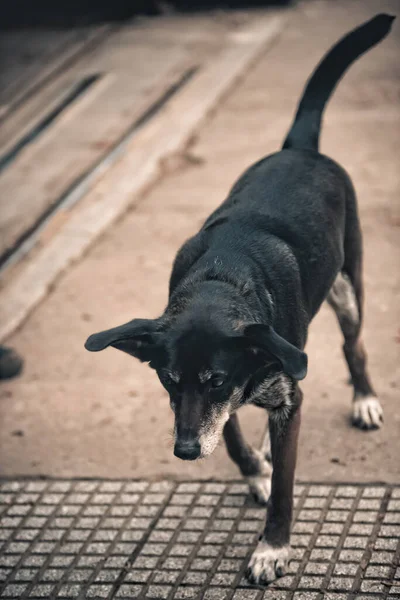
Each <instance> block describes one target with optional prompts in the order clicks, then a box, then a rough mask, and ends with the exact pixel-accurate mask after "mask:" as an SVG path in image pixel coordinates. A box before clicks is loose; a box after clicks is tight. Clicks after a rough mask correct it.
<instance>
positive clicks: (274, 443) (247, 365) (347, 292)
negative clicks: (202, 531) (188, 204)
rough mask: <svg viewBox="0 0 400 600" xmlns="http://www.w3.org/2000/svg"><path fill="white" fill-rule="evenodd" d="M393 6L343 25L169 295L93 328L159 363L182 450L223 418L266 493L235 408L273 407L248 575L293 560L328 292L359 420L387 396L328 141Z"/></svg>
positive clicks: (207, 438)
mask: <svg viewBox="0 0 400 600" xmlns="http://www.w3.org/2000/svg"><path fill="white" fill-rule="evenodd" d="M393 19H394V17H390V16H388V15H383V14H382V15H378V16H376V17H375V18H374V19H372V20H371V21H368V22H367V23H365V24H364V25H362V26H361V27H359V28H358V29H355V30H354V31H353V32H351V33H350V34H348V35H347V36H346V37H344V38H343V39H342V40H341V41H340V42H339V43H338V44H337V45H336V46H335V47H334V48H333V49H332V50H331V51H330V52H329V53H328V54H327V56H326V57H325V58H324V59H323V60H322V62H321V63H320V65H319V66H318V68H317V69H316V71H315V72H314V74H313V75H312V77H311V79H310V80H309V82H308V84H307V86H306V89H305V92H304V95H303V97H302V100H301V102H300V105H299V108H298V111H297V114H296V119H295V121H294V124H293V126H292V128H291V130H290V132H289V134H288V136H287V138H286V140H285V142H284V145H283V150H282V151H281V152H278V153H276V154H273V155H272V156H268V157H267V158H264V159H262V160H261V161H259V162H258V163H256V164H255V165H253V166H252V167H250V168H249V169H248V170H247V171H246V172H245V173H244V175H242V177H241V178H240V179H239V181H238V182H237V183H236V184H235V186H234V187H233V189H232V191H231V192H230V194H229V196H228V198H227V200H225V202H224V203H223V204H222V205H221V206H220V207H219V208H218V209H217V210H216V211H215V212H214V213H213V214H212V215H211V216H210V217H209V219H207V221H206V222H205V224H204V226H203V227H202V228H201V230H200V231H199V233H198V234H197V235H195V236H194V237H193V238H191V239H190V240H188V241H187V242H186V243H185V244H184V246H183V247H182V248H181V249H180V251H179V252H178V255H177V257H176V259H175V263H174V266H173V270H172V275H171V280H170V290H169V291H170V293H169V303H168V306H167V308H166V309H165V312H164V314H163V315H162V316H161V317H160V318H158V319H154V320H151V319H135V320H133V321H131V322H130V323H127V324H125V325H121V326H120V327H116V328H114V329H110V330H108V331H104V332H102V333H97V334H95V335H92V336H91V337H90V338H89V339H88V341H87V342H86V348H87V349H88V350H91V351H94V352H96V351H98V350H103V349H104V348H106V347H107V346H113V347H114V348H117V349H118V350H123V351H124V352H127V353H128V354H131V355H132V356H135V357H136V358H138V359H140V360H141V361H146V362H149V363H150V366H151V367H153V368H154V369H155V370H156V371H157V374H158V376H159V378H160V380H161V383H162V384H163V385H164V387H165V388H166V389H167V391H168V392H169V394H170V398H171V407H172V409H173V411H174V413H175V449H174V453H175V455H176V456H178V457H179V458H182V459H184V460H194V459H196V458H199V457H204V456H207V455H209V454H211V452H212V451H213V450H214V449H215V447H216V446H217V443H218V441H219V439H220V436H221V434H222V432H223V435H224V438H225V441H226V445H227V448H228V452H229V454H230V456H231V457H232V459H233V460H234V461H235V462H236V463H237V464H238V466H239V468H240V470H241V472H242V473H243V475H244V476H246V477H247V478H248V481H249V483H250V487H251V489H252V491H253V493H254V494H255V495H256V496H257V497H258V499H259V500H260V501H262V502H266V501H267V500H268V497H269V490H270V475H271V467H270V466H269V463H268V462H267V461H266V459H265V457H266V447H265V446H264V449H263V452H257V451H255V450H253V449H252V448H250V447H249V446H248V445H247V444H246V442H245V441H244V440H243V438H242V435H241V432H240V429H239V424H238V420H237V416H236V414H235V411H236V410H237V409H238V408H239V407H240V406H242V405H244V404H249V403H253V404H256V405H257V406H260V407H263V408H265V409H266V410H267V411H268V413H269V435H270V439H271V455H272V466H273V471H272V482H271V483H272V487H271V495H270V497H269V501H268V514H267V522H266V526H265V530H264V533H263V535H262V537H261V540H260V542H259V544H258V546H257V548H256V550H255V551H254V553H253V555H252V557H251V560H250V564H249V568H248V577H249V579H250V581H252V582H256V583H259V582H269V581H272V580H273V579H275V577H277V576H280V575H282V574H283V573H284V572H285V568H286V566H287V562H288V560H289V537H290V524H291V517H292V492H293V480H294V469H295V463H296V447H297V437H298V432H299V425H300V405H301V400H302V393H301V391H300V389H299V386H298V383H297V381H298V380H300V379H303V378H304V377H305V376H306V373H307V356H306V354H305V353H304V352H303V348H304V345H305V343H306V339H307V328H308V325H309V323H310V321H311V319H312V318H313V317H314V315H315V314H316V313H317V311H318V309H319V308H320V306H321V304H322V302H323V301H324V300H325V299H328V302H329V303H330V304H331V305H332V307H333V308H334V310H335V312H336V315H337V318H338V321H339V324H340V327H341V329H342V332H343V336H344V340H345V341H344V354H345V357H346V360H347V363H348V366H349V370H350V374H351V379H352V384H353V386H354V402H353V422H354V424H355V425H357V426H358V427H361V428H365V429H369V428H374V427H379V426H380V424H381V421H382V408H381V405H380V403H379V400H378V398H377V397H376V395H375V392H374V390H373V388H372V385H371V383H370V380H369V377H368V374H367V370H366V354H365V350H364V347H363V344H362V342H361V339H360V330H361V323H362V296H363V285H362V244H361V231H360V225H359V220H358V215H357V205H356V198H355V193H354V190H353V187H352V184H351V181H350V179H349V176H348V175H347V174H346V172H345V171H344V170H343V169H342V168H341V167H340V166H339V165H338V164H336V163H335V162H334V161H333V160H331V159H330V158H327V157H326V156H323V155H322V154H319V152H318V138H319V131H320V125H321V118H322V113H323V109H324V106H325V104H326V102H327V100H328V98H329V96H330V95H331V93H332V91H333V90H334V88H335V86H336V84H337V82H338V81H339V79H340V78H341V76H342V75H343V73H344V72H345V70H346V69H347V67H348V66H349V65H350V64H351V63H352V62H353V61H354V60H355V59H356V58H357V57H358V56H360V55H361V54H362V53H363V52H366V51H367V50H368V49H369V48H371V47H372V46H373V45H375V44H377V43H378V42H379V41H380V40H381V39H382V38H383V37H384V36H385V35H386V34H387V33H388V32H389V30H390V27H391V23H392V20H393Z"/></svg>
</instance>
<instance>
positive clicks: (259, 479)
mask: <svg viewBox="0 0 400 600" xmlns="http://www.w3.org/2000/svg"><path fill="white" fill-rule="evenodd" d="M247 483H248V484H249V489H250V493H251V495H252V496H253V498H254V500H255V501H256V502H258V504H261V506H266V505H267V502H268V498H269V495H270V493H271V477H270V475H254V476H253V477H247Z"/></svg>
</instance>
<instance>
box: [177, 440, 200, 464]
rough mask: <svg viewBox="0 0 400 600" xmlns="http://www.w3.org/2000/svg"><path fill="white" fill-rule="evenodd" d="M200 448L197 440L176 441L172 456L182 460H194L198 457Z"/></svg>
mask: <svg viewBox="0 0 400 600" xmlns="http://www.w3.org/2000/svg"><path fill="white" fill-rule="evenodd" d="M200 451H201V447H200V444H199V442H198V441H197V440H182V441H180V440H177V441H176V442H175V447H174V454H175V456H177V457H178V458H181V459H182V460H196V458H199V456H200Z"/></svg>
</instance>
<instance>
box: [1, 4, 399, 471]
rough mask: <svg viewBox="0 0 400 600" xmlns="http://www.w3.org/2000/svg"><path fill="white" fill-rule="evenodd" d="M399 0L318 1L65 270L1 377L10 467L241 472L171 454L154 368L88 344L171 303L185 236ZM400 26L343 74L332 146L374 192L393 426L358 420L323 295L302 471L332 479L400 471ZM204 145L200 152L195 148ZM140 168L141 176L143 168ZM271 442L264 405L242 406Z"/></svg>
mask: <svg viewBox="0 0 400 600" xmlns="http://www.w3.org/2000/svg"><path fill="white" fill-rule="evenodd" d="M397 9H398V3H397V2H396V1H395V0H393V1H387V2H386V1H384V2H382V1H378V0H367V1H363V2H361V1H359V2H358V1H357V2H348V1H347V0H341V1H337V2H329V3H328V2H320V1H316V2H306V3H302V4H300V5H298V6H297V7H295V8H293V9H291V11H289V13H288V17H289V21H288V25H287V27H286V29H285V31H284V33H283V34H282V35H281V37H280V39H279V40H278V41H277V42H276V43H275V44H274V46H273V47H271V48H270V49H269V50H268V51H267V52H266V53H265V55H264V56H263V57H262V58H261V59H260V60H259V61H258V62H257V64H255V65H254V68H253V69H252V70H251V71H250V72H249V73H247V74H246V75H245V76H244V77H243V79H242V81H241V82H240V83H239V84H238V85H237V87H236V89H234V90H232V93H231V94H230V95H229V97H227V98H226V100H225V101H224V102H223V103H221V105H220V106H219V108H218V110H217V111H216V112H215V114H214V115H213V117H212V118H211V119H210V120H209V122H208V124H207V125H206V126H205V127H204V128H203V130H202V131H201V132H200V135H199V136H198V138H197V139H196V140H195V142H194V143H193V145H192V147H191V148H190V156H191V157H195V158H196V160H190V159H186V160H184V159H182V160H181V161H178V162H177V164H176V165H175V170H173V171H172V172H171V171H170V172H169V174H166V176H165V177H164V178H163V179H162V181H160V182H159V184H158V185H157V186H156V187H154V188H153V189H152V190H151V191H150V193H148V194H147V196H146V197H144V198H142V199H140V201H139V202H138V201H137V200H136V199H133V202H134V205H133V208H132V210H131V211H130V212H129V214H127V215H126V216H125V217H124V218H123V219H122V220H121V221H120V222H119V223H118V224H117V225H116V226H115V227H113V228H112V229H110V230H109V231H108V233H107V235H105V236H104V237H103V238H102V239H101V240H100V241H99V242H98V243H97V244H95V245H94V247H93V248H92V250H91V251H90V252H89V253H88V254H87V256H86V257H85V258H84V260H82V261H81V262H80V263H79V264H77V265H75V267H74V268H72V269H70V271H69V272H68V273H67V274H66V275H65V276H64V277H62V278H61V280H60V281H59V283H58V284H57V285H56V286H55V288H54V289H53V290H52V291H51V293H50V294H49V297H48V299H47V300H46V301H45V302H44V303H43V304H42V305H41V306H40V307H39V308H38V309H37V310H36V311H35V312H34V314H32V316H31V317H30V318H29V320H28V321H27V322H26V323H25V325H24V326H23V327H22V329H21V330H20V331H19V332H18V333H17V334H16V335H14V336H13V338H12V339H11V340H9V343H10V344H12V345H13V346H14V347H15V348H17V349H18V350H19V351H20V352H21V353H22V354H23V356H24V357H25V359H26V369H25V373H24V375H23V376H22V377H21V378H20V379H18V380H15V381H13V382H10V383H6V384H2V386H1V390H0V396H1V397H0V411H1V419H0V428H1V429H0V433H1V441H0V452H1V457H2V459H1V467H0V468H1V473H2V474H47V475H57V476H69V475H74V476H116V477H122V476H129V477H131V476H132V477H164V478H165V477H175V478H186V479H187V478H195V479H199V478H203V477H220V478H227V477H228V478H229V477H237V471H236V468H235V466H234V465H233V464H232V463H231V462H230V461H229V459H228V458H227V456H226V452H225V449H224V448H223V447H220V448H218V449H217V451H216V452H215V453H214V455H213V456H212V457H211V458H209V459H208V460H206V461H201V462H198V463H196V464H188V463H183V462H181V461H179V460H178V459H176V458H174V456H173V454H172V443H171V442H172V440H171V434H170V432H171V428H172V426H173V420H172V413H171V412H170V409H169V405H168V399H167V397H166V394H165V393H164V392H163V391H162V389H161V386H160V384H159V383H158V380H157V379H156V376H155V374H154V373H153V372H152V371H151V370H150V369H148V367H146V366H144V365H140V364H139V363H138V362H136V361H135V360H133V359H131V358H130V357H128V356H127V355H124V354H122V353H120V352H117V351H115V350H112V349H110V350H107V351H105V352H103V353H100V354H97V355H93V354H89V353H87V352H85V351H84V349H83V343H84V341H85V339H86V337H87V336H88V335H89V334H90V333H92V332H94V331H98V330H100V329H104V328H106V327H109V326H113V325H117V324H120V323H122V322H124V321H127V320H130V319H131V318H133V317H151V316H157V315H158V314H159V313H160V312H161V311H162V309H163V307H164V305H165V303H166V300H167V282H168V276H169V271H170V267H171V263H172V260H173V257H174V254H175V252H176V250H177V249H178V247H179V245H180V244H181V243H182V242H183V241H184V240H185V238H187V237H188V236H189V235H190V234H192V233H194V232H195V231H196V229H197V228H198V227H199V226H200V224H201V223H202V222H203V220H204V219H205V217H206V216H207V215H208V214H209V212H210V211H211V210H212V209H214V208H215V207H216V206H217V205H218V204H219V203H220V202H221V200H223V199H224V197H225V196H226V194H227V191H228V189H229V188H230V186H231V185H232V183H233V182H234V180H235V179H236V178H237V177H238V175H239V174H240V173H241V172H242V171H243V169H244V168H245V167H247V166H248V165H249V164H250V163H252V162H253V161H255V160H256V159H258V158H259V157H261V156H262V155H265V154H267V153H269V152H273V151H275V150H276V149H278V148H279V145H280V143H281V141H282V139H283V136H284V134H285V132H286V130H287V128H288V126H289V123H290V119H291V117H292V114H293V111H294V108H295V104H296V102H297V100H298V98H299V94H300V92H301V89H302V87H303V85H304V83H305V80H306V78H307V77H308V76H309V74H310V72H311V71H312V69H313V68H314V66H315V65H316V63H317V62H318V61H319V60H320V58H321V56H322V54H323V53H324V52H325V51H326V49H327V48H328V47H329V46H330V45H332V44H333V43H334V42H335V41H336V40H337V39H338V38H339V37H340V36H341V35H342V34H343V33H344V32H347V31H348V30H349V29H350V28H352V27H353V26H356V25H357V24H359V23H360V22H362V21H363V20H365V19H367V18H370V17H371V16H372V15H374V14H375V13H376V12H381V11H382V10H388V11H389V12H394V13H396V11H397ZM399 31H400V25H399V23H395V25H394V28H393V32H392V34H391V35H390V37H389V38H388V39H387V40H385V41H384V42H383V43H382V44H381V45H380V46H379V47H377V48H375V49H374V50H373V51H371V52H370V53H369V54H368V55H367V56H365V57H363V58H362V59H361V60H360V62H359V63H358V64H357V65H355V66H354V67H353V68H352V69H351V71H350V72H349V73H348V75H347V76H346V78H345V79H344V81H343V82H342V83H341V84H340V86H339V88H338V91H337V93H336V95H335V97H334V98H333V100H332V101H331V103H330V105H329V107H328V110H327V114H326V119H325V124H324V129H323V136H322V151H323V152H326V153H327V154H329V155H330V156H332V157H334V158H335V159H336V160H338V161H339V162H340V163H342V164H343V165H344V166H345V167H346V169H347V170H348V171H349V173H350V175H351V176H352V178H353V180H354V183H355V187H356V189H357V192H358V196H359V203H360V211H361V220H362V225H363V230H364V236H365V286H366V318H365V335H364V338H365V342H366V347H367V349H368V352H369V364H370V372H371V375H372V380H373V383H374V385H375V387H376V390H377V391H378V393H379V396H380V397H381V400H382V403H383V406H384V410H385V425H384V427H383V429H382V430H381V431H378V432H372V433H364V432H361V431H358V430H356V429H352V428H351V427H350V425H349V414H350V404H351V395H352V394H351V388H350V387H349V386H348V385H347V384H346V380H347V371H346V368H345V365H344V361H343V358H342V354H341V343H342V342H341V336H340V333H339V330H338V327H337V325H336V322H335V319H334V317H333V315H332V314H331V312H330V310H329V309H328V308H327V307H325V306H324V307H323V308H322V310H321V312H320V314H319V315H318V316H317V318H316V319H315V321H314V322H313V324H312V326H311V330H310V336H309V342H308V345H307V352H308V354H309V375H308V377H307V379H306V381H305V382H304V384H303V386H302V387H303V390H304V392H305V402H304V409H303V423H302V433H301V438H300V446H299V460H298V469H297V476H298V478H300V479H313V480H324V481H337V480H341V481H345V480H358V481H373V480H381V481H387V482H390V481H396V480H398V478H399V460H398V457H399V451H400V444H399V425H400V412H399V408H398V396H399V385H400V372H399V342H400V339H399V331H398V324H399V320H398V319H399V295H400V279H399V268H398V266H399V226H400V214H399V212H398V206H399V205H398V196H399V190H400V184H399V169H398V156H399V135H398V132H399V124H400V107H399V91H400V86H399V73H400V67H399V65H400V63H399V61H398V56H399V47H400V38H399ZM189 158H190V157H189ZM132 177H134V173H132ZM241 418H242V422H243V424H244V429H245V431H246V432H247V435H248V438H249V440H251V441H252V442H254V443H258V441H259V439H260V436H261V433H262V430H263V428H264V424H265V418H264V416H263V415H261V413H260V411H259V410H257V409H255V408H245V409H243V410H242V412H241Z"/></svg>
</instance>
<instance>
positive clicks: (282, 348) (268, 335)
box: [243, 323, 307, 380]
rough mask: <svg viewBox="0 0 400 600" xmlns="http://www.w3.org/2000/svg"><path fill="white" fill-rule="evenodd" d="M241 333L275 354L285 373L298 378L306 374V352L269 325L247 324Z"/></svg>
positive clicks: (256, 345) (258, 346)
mask: <svg viewBox="0 0 400 600" xmlns="http://www.w3.org/2000/svg"><path fill="white" fill-rule="evenodd" d="M243 333H244V336H245V337H246V338H247V339H248V340H249V341H250V342H251V343H252V345H254V346H255V347H257V348H260V349H264V350H267V352H269V353H270V354H272V355H273V356H275V357H276V358H277V359H278V360H279V362H280V363H281V365H282V369H283V372H284V373H286V375H289V376H290V377H293V378H294V379H298V380H300V379H304V377H305V376H306V375H307V354H306V353H305V352H302V351H301V350H299V349H298V348H296V347H295V346H293V345H292V344H290V343H289V342H287V341H286V340H284V339H283V338H282V337H281V336H280V335H278V334H277V333H276V331H274V329H273V328H272V327H271V326H270V325H259V324H256V323H255V324H252V325H247V326H246V327H245V329H244V332H243Z"/></svg>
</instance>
